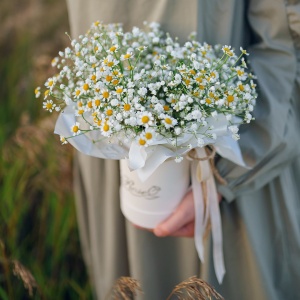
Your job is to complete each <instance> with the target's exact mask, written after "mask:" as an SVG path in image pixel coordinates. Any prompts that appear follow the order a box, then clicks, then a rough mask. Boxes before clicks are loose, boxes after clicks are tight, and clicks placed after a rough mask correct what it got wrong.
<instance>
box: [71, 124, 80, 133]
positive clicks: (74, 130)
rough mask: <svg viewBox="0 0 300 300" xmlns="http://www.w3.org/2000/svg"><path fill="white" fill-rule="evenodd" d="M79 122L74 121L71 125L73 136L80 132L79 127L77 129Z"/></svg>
mask: <svg viewBox="0 0 300 300" xmlns="http://www.w3.org/2000/svg"><path fill="white" fill-rule="evenodd" d="M79 126H80V123H79V122H76V123H75V124H74V125H73V126H72V127H71V131H72V132H73V136H76V135H78V134H80V133H81V131H80V129H79Z"/></svg>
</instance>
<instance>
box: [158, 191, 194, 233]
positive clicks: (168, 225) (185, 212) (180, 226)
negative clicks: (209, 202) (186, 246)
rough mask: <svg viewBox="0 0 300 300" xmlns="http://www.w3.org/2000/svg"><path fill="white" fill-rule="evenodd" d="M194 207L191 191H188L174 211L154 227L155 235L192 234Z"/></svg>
mask: <svg viewBox="0 0 300 300" xmlns="http://www.w3.org/2000/svg"><path fill="white" fill-rule="evenodd" d="M194 225H195V207H194V197H193V191H192V190H191V191H189V192H188V193H187V194H186V195H185V197H184V198H183V200H182V201H181V203H180V204H179V206H178V207H177V209H176V210H175V212H174V213H173V214H172V215H171V216H170V217H169V218H168V219H167V220H165V221H163V222H161V223H160V224H158V225H157V226H156V228H154V230H153V233H154V234H155V235H156V236H159V237H164V236H185V237H193V236H194Z"/></svg>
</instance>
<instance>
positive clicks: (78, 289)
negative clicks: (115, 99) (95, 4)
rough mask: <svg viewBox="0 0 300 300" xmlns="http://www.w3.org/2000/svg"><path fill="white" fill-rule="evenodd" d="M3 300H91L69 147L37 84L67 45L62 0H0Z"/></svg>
mask: <svg viewBox="0 0 300 300" xmlns="http://www.w3.org/2000/svg"><path fill="white" fill-rule="evenodd" d="M0 28H1V30H0V101H1V109H0V122H1V123H0V149H1V160H0V299H1V300H2V299H4V300H6V299H9V300H12V299H17V300H19V299H91V298H92V293H91V287H90V284H89V281H88V277H87V273H86V269H85V266H84V263H83V260H82V256H81V251H80V244H79V236H78V230H77V224H76V212H75V207H74V199H73V193H72V152H73V150H72V148H70V147H69V146H68V145H64V146H62V145H61V144H60V142H59V138H58V137H57V136H55V135H54V134H53V129H54V123H55V119H56V117H57V114H55V113H54V114H53V116H51V117H50V114H48V113H46V112H44V111H43V110H42V101H41V100H37V99H35V96H34V89H35V87H36V86H39V85H42V84H43V83H44V81H45V80H46V79H47V78H48V77H49V76H51V75H53V74H54V71H55V70H54V69H52V68H51V67H50V62H51V60H52V58H53V57H54V56H56V55H57V53H58V51H59V50H62V49H64V48H65V47H66V46H67V45H68V42H69V39H68V37H67V36H66V35H65V32H69V28H68V15H67V10H66V4H65V1H62V0H22V1H18V0H1V1H0Z"/></svg>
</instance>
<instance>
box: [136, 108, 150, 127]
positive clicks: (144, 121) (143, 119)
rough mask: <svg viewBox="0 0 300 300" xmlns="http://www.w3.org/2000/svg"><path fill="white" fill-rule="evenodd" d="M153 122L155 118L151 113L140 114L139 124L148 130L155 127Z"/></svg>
mask: <svg viewBox="0 0 300 300" xmlns="http://www.w3.org/2000/svg"><path fill="white" fill-rule="evenodd" d="M153 120H154V117H153V116H152V114H151V113H150V112H147V111H145V112H142V113H139V114H138V124H139V125H142V126H144V127H146V128H147V127H149V126H151V125H153Z"/></svg>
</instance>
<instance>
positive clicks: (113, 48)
mask: <svg viewBox="0 0 300 300" xmlns="http://www.w3.org/2000/svg"><path fill="white" fill-rule="evenodd" d="M116 50H117V47H116V46H112V47H110V48H109V51H110V52H115V51H116Z"/></svg>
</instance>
